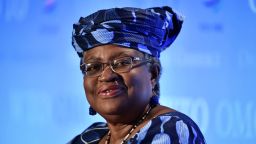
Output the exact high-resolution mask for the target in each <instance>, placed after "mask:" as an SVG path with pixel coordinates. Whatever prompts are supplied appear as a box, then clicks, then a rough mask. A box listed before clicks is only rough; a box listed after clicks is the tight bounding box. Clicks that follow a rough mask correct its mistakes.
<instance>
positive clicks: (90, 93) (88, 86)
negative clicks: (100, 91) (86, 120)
mask: <svg viewBox="0 0 256 144" xmlns="http://www.w3.org/2000/svg"><path fill="white" fill-rule="evenodd" d="M95 85H96V82H95V81H94V80H88V79H86V78H84V91H85V95H86V98H87V100H88V102H89V103H90V104H92V102H93V98H94V93H95Z"/></svg>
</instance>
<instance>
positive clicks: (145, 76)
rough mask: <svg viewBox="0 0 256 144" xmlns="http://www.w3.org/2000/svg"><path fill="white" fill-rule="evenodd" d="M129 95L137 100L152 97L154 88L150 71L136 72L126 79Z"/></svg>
mask: <svg viewBox="0 0 256 144" xmlns="http://www.w3.org/2000/svg"><path fill="white" fill-rule="evenodd" d="M125 81H126V85H127V87H128V93H129V95H130V96H134V97H135V98H136V99H138V97H139V98H142V99H145V98H146V99H148V98H149V97H150V96H151V91H152V86H151V81H150V74H149V72H148V71H134V72H131V73H130V74H129V76H127V77H125Z"/></svg>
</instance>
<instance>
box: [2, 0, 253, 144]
mask: <svg viewBox="0 0 256 144" xmlns="http://www.w3.org/2000/svg"><path fill="white" fill-rule="evenodd" d="M164 5H168V6H172V7H173V8H174V9H176V10H177V11H179V12H180V13H181V14H182V15H183V16H184V17H185V21H184V25H183V29H182V31H181V33H180V35H179V37H178V38H177V40H176V41H175V42H174V43H173V45H172V46H171V48H169V49H167V50H166V51H165V52H163V53H162V55H161V61H162V65H163V74H162V77H161V103H162V104H164V105H167V106H170V107H172V108H175V109H177V110H179V111H181V112H184V113H185V114H187V115H189V116H190V117H192V118H193V119H194V120H195V121H196V122H197V123H198V125H199V127H200V128H201V130H202V131H203V133H204V135H205V138H206V140H207V142H208V144H228V143H232V144H253V143H255V141H256V97H255V96H256V0H236V1H233V0H194V1H186V0H157V1H153V0H104V1H103V0H72V1H71V0H0V35H1V36H0V37H1V38H0V127H1V131H0V143H1V144H15V143H19V144H63V143H66V142H68V141H69V140H70V139H72V138H73V137H74V136H76V135H77V134H79V133H81V132H82V131H83V130H84V129H85V128H86V127H88V126H89V125H90V124H91V123H92V122H94V121H103V119H102V118H101V117H100V116H98V115H97V116H89V114H88V107H89V106H88V103H87V101H86V99H85V96H84V91H83V86H82V74H81V72H80V71H79V58H78V56H77V54H76V53H75V51H74V50H73V47H72V46H71V32H72V24H73V23H75V22H77V21H78V19H79V18H80V16H87V15H88V14H90V13H92V12H95V11H97V10H99V9H103V8H111V7H129V6H134V7H141V8H147V7H152V6H164Z"/></svg>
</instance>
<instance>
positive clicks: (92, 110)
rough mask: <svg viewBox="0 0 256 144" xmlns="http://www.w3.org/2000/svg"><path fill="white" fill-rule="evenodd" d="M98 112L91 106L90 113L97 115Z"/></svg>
mask: <svg viewBox="0 0 256 144" xmlns="http://www.w3.org/2000/svg"><path fill="white" fill-rule="evenodd" d="M96 114H97V112H96V111H95V110H94V109H93V108H92V107H91V106H90V107H89V115H96Z"/></svg>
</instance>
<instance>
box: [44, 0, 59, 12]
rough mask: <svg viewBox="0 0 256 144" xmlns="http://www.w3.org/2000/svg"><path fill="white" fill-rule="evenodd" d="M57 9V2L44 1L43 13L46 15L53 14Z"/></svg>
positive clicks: (53, 0) (54, 0) (51, 0)
mask: <svg viewBox="0 0 256 144" xmlns="http://www.w3.org/2000/svg"><path fill="white" fill-rule="evenodd" d="M56 7H57V2H56V0H45V1H44V11H45V12H46V13H51V12H53V11H54V10H55V9H56Z"/></svg>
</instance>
